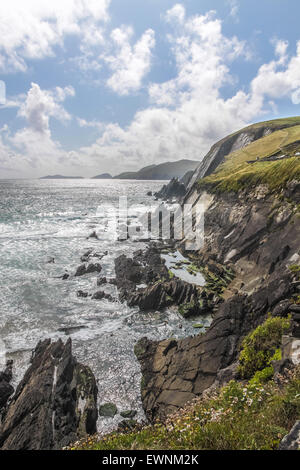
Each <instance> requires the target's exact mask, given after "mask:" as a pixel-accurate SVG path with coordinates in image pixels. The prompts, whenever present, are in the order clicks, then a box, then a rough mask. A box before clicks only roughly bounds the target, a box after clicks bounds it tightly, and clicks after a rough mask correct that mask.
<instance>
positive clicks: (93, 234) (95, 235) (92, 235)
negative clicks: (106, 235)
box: [87, 230, 99, 240]
mask: <svg viewBox="0 0 300 470" xmlns="http://www.w3.org/2000/svg"><path fill="white" fill-rule="evenodd" d="M87 238H95V239H96V240H99V238H98V235H97V233H96V231H95V230H94V231H93V232H92V233H91V234H90V235H89V236H88V237H87Z"/></svg>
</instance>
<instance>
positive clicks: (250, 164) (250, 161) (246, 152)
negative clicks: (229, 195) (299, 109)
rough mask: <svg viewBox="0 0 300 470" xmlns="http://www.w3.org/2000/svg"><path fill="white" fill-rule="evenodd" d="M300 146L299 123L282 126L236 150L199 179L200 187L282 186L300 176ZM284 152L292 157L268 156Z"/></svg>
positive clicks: (237, 189) (274, 187)
mask: <svg viewBox="0 0 300 470" xmlns="http://www.w3.org/2000/svg"><path fill="white" fill-rule="evenodd" d="M297 119H298V118H297ZM299 150H300V126H299V125H296V126H294V127H290V128H287V129H283V130H278V131H276V132H274V133H273V134H270V135H268V136H266V137H263V138H261V139H258V140H257V141H255V142H253V143H252V144H250V145H248V146H246V147H245V148H243V149H241V150H238V151H235V152H232V153H231V154H230V155H228V156H227V157H226V158H225V162H224V163H223V164H222V165H220V166H219V167H218V168H217V170H216V171H215V172H214V173H213V174H212V175H210V176H208V177H206V178H203V179H201V180H199V181H198V187H199V188H201V189H205V188H207V189H210V190H211V191H213V192H224V191H234V192H238V191H241V190H243V189H246V188H251V187H255V186H257V185H259V184H264V185H267V186H268V187H269V189H270V190H271V191H275V190H276V191H277V190H280V189H282V188H284V187H285V186H286V184H287V183H288V181H291V180H293V179H296V180H300V158H299V157H298V156H295V155H296V154H297V153H298V152H299ZM280 154H282V155H283V154H284V155H286V156H287V157H288V158H284V159H281V160H276V161H265V160H264V159H265V158H268V157H271V156H273V155H280Z"/></svg>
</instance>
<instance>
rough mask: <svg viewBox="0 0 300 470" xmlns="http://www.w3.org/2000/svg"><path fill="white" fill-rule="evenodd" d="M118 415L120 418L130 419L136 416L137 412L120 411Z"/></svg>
mask: <svg viewBox="0 0 300 470" xmlns="http://www.w3.org/2000/svg"><path fill="white" fill-rule="evenodd" d="M120 415H121V416H122V418H125V419H132V418H134V417H135V416H136V415H137V411H135V410H128V411H121V413H120Z"/></svg>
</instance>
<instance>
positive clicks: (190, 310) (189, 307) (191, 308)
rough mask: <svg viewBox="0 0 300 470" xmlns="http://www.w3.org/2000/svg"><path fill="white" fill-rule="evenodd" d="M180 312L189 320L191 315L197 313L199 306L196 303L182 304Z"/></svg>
mask: <svg viewBox="0 0 300 470" xmlns="http://www.w3.org/2000/svg"><path fill="white" fill-rule="evenodd" d="M178 312H179V313H180V315H182V316H183V317H184V318H189V317H190V316H191V315H194V314H195V313H197V306H196V304H195V302H194V301H191V302H188V303H186V304H181V305H179V307H178Z"/></svg>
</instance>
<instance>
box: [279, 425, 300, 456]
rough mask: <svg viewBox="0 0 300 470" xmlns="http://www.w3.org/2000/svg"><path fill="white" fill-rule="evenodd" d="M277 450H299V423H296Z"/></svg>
mask: <svg viewBox="0 0 300 470" xmlns="http://www.w3.org/2000/svg"><path fill="white" fill-rule="evenodd" d="M279 450H300V421H297V422H296V423H295V425H294V426H293V428H292V429H291V431H290V432H289V434H287V435H286V436H285V437H284V438H283V439H282V441H281V443H280V444H279Z"/></svg>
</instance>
